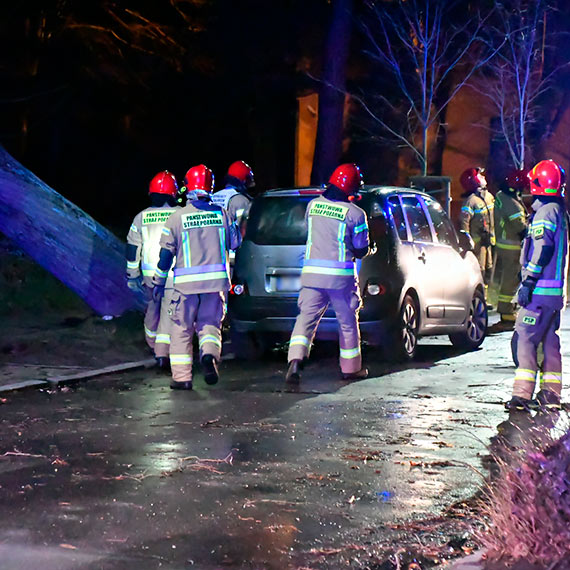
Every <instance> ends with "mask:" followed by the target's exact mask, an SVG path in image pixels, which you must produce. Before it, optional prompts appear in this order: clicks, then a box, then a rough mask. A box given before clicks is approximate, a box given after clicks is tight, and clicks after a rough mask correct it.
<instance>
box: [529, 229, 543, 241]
mask: <svg viewBox="0 0 570 570" xmlns="http://www.w3.org/2000/svg"><path fill="white" fill-rule="evenodd" d="M532 235H533V237H534V239H541V238H543V237H544V228H535V229H534V230H533V231H532Z"/></svg>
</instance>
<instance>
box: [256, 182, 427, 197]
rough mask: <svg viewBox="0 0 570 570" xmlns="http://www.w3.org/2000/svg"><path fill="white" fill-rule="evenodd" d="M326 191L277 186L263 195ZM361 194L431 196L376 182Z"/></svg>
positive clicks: (307, 194)
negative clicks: (376, 183)
mask: <svg viewBox="0 0 570 570" xmlns="http://www.w3.org/2000/svg"><path fill="white" fill-rule="evenodd" d="M324 191H325V188H324V187H322V186H299V187H297V188H275V189H272V190H266V191H265V192H263V194H261V196H263V197H267V198H269V197H280V196H284V197H286V196H318V195H319V194H322V193H323V192H324ZM360 193H361V194H382V195H383V196H388V195H393V194H404V193H405V194H410V193H412V194H421V195H422V196H429V194H427V193H426V192H424V191H423V190H421V189H419V188H407V187H404V186H381V185H375V184H365V185H364V186H363V187H362V188H361V189H360Z"/></svg>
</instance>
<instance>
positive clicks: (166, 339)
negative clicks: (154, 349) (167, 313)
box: [156, 333, 170, 344]
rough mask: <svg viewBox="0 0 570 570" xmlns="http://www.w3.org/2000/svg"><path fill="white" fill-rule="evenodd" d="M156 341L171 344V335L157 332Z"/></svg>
mask: <svg viewBox="0 0 570 570" xmlns="http://www.w3.org/2000/svg"><path fill="white" fill-rule="evenodd" d="M156 342H158V343H160V344H170V335H169V334H164V333H160V334H157V335H156Z"/></svg>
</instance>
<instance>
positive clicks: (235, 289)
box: [230, 283, 246, 295]
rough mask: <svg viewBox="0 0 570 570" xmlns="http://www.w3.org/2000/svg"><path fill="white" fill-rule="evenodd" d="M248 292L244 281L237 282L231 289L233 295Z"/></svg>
mask: <svg viewBox="0 0 570 570" xmlns="http://www.w3.org/2000/svg"><path fill="white" fill-rule="evenodd" d="M245 292H246V287H245V285H243V284H242V283H235V284H234V285H232V287H231V289H230V294H231V295H243V294H244V293H245Z"/></svg>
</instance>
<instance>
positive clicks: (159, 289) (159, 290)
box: [152, 285, 164, 303]
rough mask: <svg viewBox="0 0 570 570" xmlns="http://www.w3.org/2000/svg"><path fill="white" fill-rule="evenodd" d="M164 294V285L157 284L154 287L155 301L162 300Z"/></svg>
mask: <svg viewBox="0 0 570 570" xmlns="http://www.w3.org/2000/svg"><path fill="white" fill-rule="evenodd" d="M163 296H164V285H155V286H154V287H153V289H152V300H153V301H154V302H155V303H158V302H160V300H161V299H162V297H163Z"/></svg>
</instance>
